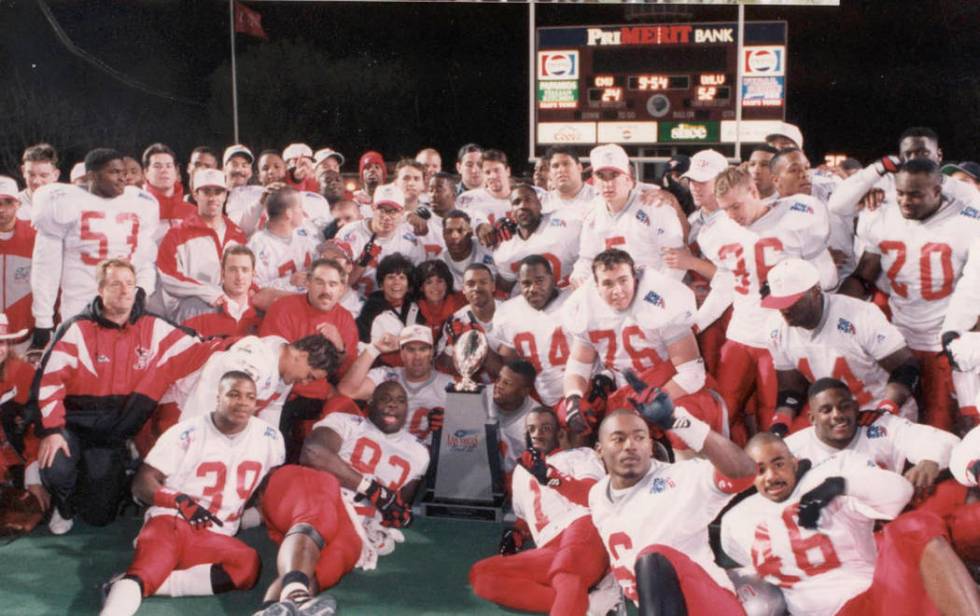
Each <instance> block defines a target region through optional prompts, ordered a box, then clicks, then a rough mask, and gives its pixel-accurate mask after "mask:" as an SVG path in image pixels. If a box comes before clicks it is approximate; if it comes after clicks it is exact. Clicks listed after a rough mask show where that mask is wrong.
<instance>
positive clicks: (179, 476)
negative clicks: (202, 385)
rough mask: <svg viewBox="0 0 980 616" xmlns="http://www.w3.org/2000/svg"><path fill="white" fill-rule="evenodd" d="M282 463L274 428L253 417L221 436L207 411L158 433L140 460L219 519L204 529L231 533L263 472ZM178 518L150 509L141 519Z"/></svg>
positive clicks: (279, 437) (164, 510)
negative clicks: (158, 437) (154, 441)
mask: <svg viewBox="0 0 980 616" xmlns="http://www.w3.org/2000/svg"><path fill="white" fill-rule="evenodd" d="M285 461H286V445H285V443H284V441H283V438H282V435H281V434H280V433H279V430H276V429H275V428H273V427H272V426H270V425H269V424H267V423H265V422H264V421H260V420H258V419H256V418H254V417H252V418H251V419H249V420H248V425H247V426H246V427H245V429H244V430H243V431H242V432H239V433H238V434H234V435H231V436H228V435H225V434H222V433H221V432H220V431H218V428H216V427H215V425H214V420H212V418H211V414H210V413H208V414H207V415H201V416H199V417H194V418H193V419H188V420H186V421H181V422H180V423H178V424H177V425H175V426H173V427H171V428H170V429H169V430H167V431H166V432H164V433H163V435H162V436H160V439H159V440H157V442H156V445H154V446H153V449H151V450H150V453H149V454H147V456H146V460H145V461H144V462H145V463H146V464H148V465H150V466H152V467H153V468H155V469H157V470H158V471H160V472H161V473H163V474H164V475H165V476H166V478H167V479H166V481H165V482H164V485H165V486H166V487H167V488H168V489H170V490H173V491H175V492H183V493H184V494H187V495H188V496H191V497H192V498H194V500H196V501H197V502H198V503H200V504H201V505H203V506H204V507H207V508H208V511H210V512H211V513H212V514H214V515H215V517H217V518H218V519H219V520H221V521H222V522H223V523H224V526H218V525H214V526H212V527H211V528H210V529H209V530H211V531H212V532H216V533H220V534H222V535H228V536H233V535H234V534H235V533H237V532H238V526H239V524H240V523H241V517H242V510H243V509H244V508H245V503H246V502H248V499H249V497H250V496H251V495H252V492H254V491H255V488H256V487H258V485H259V484H260V483H261V482H262V478H263V477H265V476H266V474H268V472H269V471H270V470H271V469H273V468H275V467H277V466H279V465H280V464H283V463H284V462H285ZM158 515H165V516H179V515H180V514H179V513H178V512H177V510H176V509H169V508H166V507H150V508H149V509H148V510H147V512H146V519H150V518H152V517H155V516H158Z"/></svg>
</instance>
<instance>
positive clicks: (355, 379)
mask: <svg viewBox="0 0 980 616" xmlns="http://www.w3.org/2000/svg"><path fill="white" fill-rule="evenodd" d="M397 350H398V338H397V337H395V336H394V335H393V334H385V335H384V336H382V337H381V340H378V341H376V342H372V343H371V346H370V347H369V348H367V349H365V351H364V352H363V353H361V354H360V355H358V356H357V359H356V360H354V363H353V364H351V367H350V368H349V369H348V370H347V372H346V373H345V374H344V378H342V379H340V383H337V391H338V392H340V394H341V395H343V396H347V397H349V398H353V399H355V400H367V399H368V398H369V397H370V396H371V394H372V393H373V392H374V388H375V387H377V383H375V382H374V381H372V380H371V379H369V378H368V372H369V371H370V370H371V366H372V365H373V364H374V360H376V359H377V358H378V355H380V354H382V353H388V352H391V351H397Z"/></svg>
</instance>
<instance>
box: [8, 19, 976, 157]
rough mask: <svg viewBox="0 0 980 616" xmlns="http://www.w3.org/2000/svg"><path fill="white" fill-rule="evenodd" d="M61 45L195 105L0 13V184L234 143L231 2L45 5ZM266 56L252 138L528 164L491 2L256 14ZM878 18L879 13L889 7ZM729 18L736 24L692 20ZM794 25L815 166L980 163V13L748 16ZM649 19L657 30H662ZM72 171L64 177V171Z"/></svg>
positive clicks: (252, 68) (506, 36)
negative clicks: (42, 164)
mask: <svg viewBox="0 0 980 616" xmlns="http://www.w3.org/2000/svg"><path fill="white" fill-rule="evenodd" d="M50 6H51V8H52V10H53V12H54V14H55V16H56V18H57V19H58V21H59V22H60V23H61V25H62V27H63V28H64V30H65V31H66V32H67V34H68V35H69V36H70V37H71V38H72V39H73V40H74V42H75V43H76V44H77V45H79V46H80V47H81V48H83V49H85V50H86V51H88V52H90V53H91V54H93V55H94V56H96V57H98V58H99V59H101V60H102V61H104V62H105V63H106V64H108V65H110V66H112V67H114V68H116V69H118V70H120V71H122V72H124V73H126V74H127V75H128V76H130V77H132V78H133V79H136V80H139V81H141V82H143V83H145V84H147V85H149V86H151V87H153V88H155V89H159V90H163V91H167V92H170V93H173V94H175V95H178V96H180V97H185V98H187V99H193V100H195V101H199V102H200V105H197V106H195V105H187V104H183V103H177V102H173V101H168V100H165V99H160V98H157V97H154V96H150V95H147V94H146V93H144V92H141V91H139V90H137V89H134V88H131V87H128V86H124V85H122V84H120V83H118V82H117V81H115V80H112V79H111V78H109V77H107V76H106V75H105V74H103V73H101V72H100V71H98V70H96V69H94V68H92V67H90V66H89V65H87V64H85V63H84V62H82V61H81V60H79V59H78V58H76V57H74V56H72V55H71V54H70V53H68V51H67V50H66V49H65V48H64V47H63V46H62V45H61V44H60V43H59V42H58V41H57V39H56V38H55V36H54V33H53V32H52V29H51V27H50V26H49V24H48V23H47V22H46V20H45V19H44V17H43V15H42V14H41V11H40V10H39V9H38V7H37V4H36V3H35V2H34V1H33V0H0V23H4V24H5V25H9V24H14V26H15V27H14V28H12V29H10V28H5V33H4V35H3V37H2V39H0V112H2V113H3V114H4V118H5V120H4V122H3V123H2V125H0V172H3V171H6V172H11V171H14V169H12V168H11V166H12V164H13V162H14V159H15V157H16V155H17V154H18V153H19V150H20V149H21V148H22V147H23V145H25V144H26V143H31V142H34V141H36V140H40V139H42V138H47V139H50V140H52V141H53V142H54V143H55V145H56V146H57V147H59V148H60V149H61V150H63V152H64V156H65V158H68V159H70V160H76V159H77V158H79V157H81V156H82V155H83V154H84V152H85V151H86V150H87V149H89V148H91V147H95V146H101V145H115V146H117V147H119V148H120V149H123V150H125V151H128V152H133V153H137V152H139V151H140V150H141V149H142V147H143V146H145V145H147V144H148V143H149V142H151V141H155V140H162V141H165V142H167V143H169V144H171V145H172V146H174V147H175V149H177V151H178V152H179V153H180V154H181V156H185V155H186V153H187V152H188V151H189V150H190V149H191V148H192V147H193V146H195V145H199V144H208V145H212V146H215V147H223V146H224V145H226V144H228V143H230V142H231V126H232V125H231V118H230V94H229V91H228V77H227V75H228V73H229V70H228V62H229V55H230V54H229V44H228V4H227V2H217V1H216V2H211V1H204V0H183V1H180V2H163V1H156V2H133V1H126V0H115V1H112V0H73V1H70V2H69V1H58V0H50ZM249 6H251V7H252V8H254V9H256V10H258V11H259V12H260V13H261V14H262V16H263V22H264V25H265V29H266V31H267V32H268V34H269V36H270V39H271V40H270V42H262V41H257V40H254V39H246V38H244V37H241V36H239V41H238V51H239V61H240V67H239V68H240V69H241V70H240V82H239V87H240V89H241V95H242V109H241V114H240V121H241V127H242V129H241V130H242V139H243V140H244V141H245V142H246V143H249V144H251V145H253V146H254V147H257V148H262V147H280V148H281V147H283V146H284V145H285V144H286V143H288V142H290V141H293V140H299V139H301V140H305V141H308V142H309V143H310V144H311V145H313V146H314V147H319V146H322V145H327V144H329V145H332V146H334V147H336V148H337V149H340V150H341V151H343V152H345V153H347V154H348V156H349V157H356V154H357V153H359V152H360V151H362V150H363V149H366V148H368V147H371V148H375V149H379V150H381V151H382V152H384V153H385V155H386V157H387V158H389V159H394V158H397V156H398V155H401V154H412V153H414V152H415V151H416V150H417V149H419V148H420V147H422V146H425V145H434V146H435V147H437V148H438V149H440V150H441V151H442V152H443V156H444V158H450V157H451V156H452V152H454V151H455V148H456V147H457V146H458V145H460V144H462V143H464V142H467V141H477V142H480V143H482V144H484V145H487V146H496V147H499V148H501V149H503V150H505V151H506V152H508V154H510V156H511V157H512V158H513V159H515V160H519V159H523V158H525V157H526V156H527V130H528V126H527V70H528V67H527V63H528V62H527V10H528V9H527V7H526V6H524V5H515V4H506V5H504V4H498V3H478V4H472V3H467V4H463V3H374V2H372V3H357V2H331V3H301V2H250V3H249ZM884 7H887V8H884ZM687 10H689V11H690V13H691V15H692V18H693V20H696V21H712V20H733V19H734V16H735V8H734V7H724V8H717V7H711V8H699V7H687ZM537 12H538V20H537V21H538V25H560V24H573V23H626V19H625V16H624V8H623V7H621V6H609V5H588V6H585V5H568V4H562V5H556V4H545V5H538V8H537ZM746 12H747V17H748V19H750V20H751V19H785V20H787V21H788V22H789V47H790V62H789V67H790V73H789V75H788V106H787V109H788V113H787V119H789V120H790V121H794V122H796V123H798V124H799V125H800V126H801V127H802V129H803V131H804V134H805V135H806V140H807V143H806V149H807V151H808V153H809V154H810V156H811V158H815V157H819V156H822V155H823V154H824V153H825V152H826V151H829V150H835V151H840V150H845V151H847V152H848V153H849V154H852V155H857V156H858V157H861V158H867V157H871V156H876V155H879V154H883V153H886V152H888V151H890V150H892V149H894V143H895V141H896V138H897V135H898V133H899V132H900V131H901V130H902V129H903V128H905V127H906V126H909V125H917V124H924V125H929V126H933V127H935V128H936V129H937V130H938V131H939V133H940V135H941V137H942V141H943V146H944V150H945V152H946V157H947V158H949V159H976V158H977V156H978V153H977V146H976V143H977V139H976V137H977V135H978V132H980V131H978V128H980V72H978V71H977V68H978V63H977V60H976V59H977V58H978V57H980V37H978V36H977V34H976V27H977V25H978V24H980V3H977V2H960V1H958V0H936V1H932V2H921V1H911V0H888V1H887V2H886V1H882V0H866V1H863V2H858V1H849V0H844V1H843V6H842V7H838V8H833V7H830V8H828V7H820V8H800V7H787V8H771V7H749V8H748V9H747V11H746ZM656 21H665V20H663V19H661V20H656ZM64 166H65V167H67V166H68V165H64Z"/></svg>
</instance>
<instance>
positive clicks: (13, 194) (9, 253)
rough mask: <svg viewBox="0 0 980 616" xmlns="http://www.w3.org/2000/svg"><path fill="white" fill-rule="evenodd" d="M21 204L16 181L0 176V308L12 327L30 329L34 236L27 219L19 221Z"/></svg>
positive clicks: (32, 322)
mask: <svg viewBox="0 0 980 616" xmlns="http://www.w3.org/2000/svg"><path fill="white" fill-rule="evenodd" d="M22 208H23V205H22V203H21V201H20V199H18V198H17V182H15V181H14V180H13V178H8V177H6V176H0V266H2V267H3V271H4V272H6V273H7V274H6V275H5V276H4V277H3V281H2V285H3V286H2V290H3V301H2V302H0V310H3V312H4V313H6V315H7V318H8V319H10V324H11V327H12V328H13V329H14V330H19V329H25V328H26V329H33V328H34V317H33V315H32V314H31V254H32V253H33V251H34V237H35V236H36V235H37V231H35V229H34V227H32V226H31V223H30V220H22V219H21V217H20V210H21V209H22Z"/></svg>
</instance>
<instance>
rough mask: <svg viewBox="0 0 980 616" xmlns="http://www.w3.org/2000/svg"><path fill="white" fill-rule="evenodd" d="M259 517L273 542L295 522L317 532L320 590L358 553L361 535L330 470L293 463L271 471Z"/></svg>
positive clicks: (332, 582)
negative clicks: (320, 547) (319, 547)
mask: <svg viewBox="0 0 980 616" xmlns="http://www.w3.org/2000/svg"><path fill="white" fill-rule="evenodd" d="M262 519H263V520H265V524H266V528H267V529H268V532H269V537H270V538H271V539H272V540H273V541H275V542H276V543H282V540H283V538H285V536H286V533H288V532H289V529H290V528H292V527H293V526H295V525H297V524H309V525H310V526H312V527H313V528H315V529H316V531H317V532H318V533H320V536H321V537H323V542H324V546H323V549H321V550H320V559H319V560H318V561H317V564H316V581H317V584H319V585H320V589H321V590H326V589H328V588H332V587H333V586H336V585H337V583H338V582H339V581H340V579H341V578H342V577H344V576H345V575H346V574H347V573H349V572H351V571H353V570H354V566H355V565H357V561H358V560H359V559H360V557H361V537H360V535H358V534H357V531H356V530H355V529H354V525H353V523H352V522H351V519H350V516H349V515H348V514H347V508H346V507H345V506H344V501H343V497H341V495H340V483H339V482H338V481H337V478H336V477H334V476H333V475H331V474H330V473H325V472H323V471H318V470H316V469H312V468H308V467H305V466H295V465H288V466H283V467H282V468H280V469H278V470H276V471H275V472H273V473H272V475H271V476H270V477H269V483H268V485H267V486H266V488H265V493H264V494H263V495H262Z"/></svg>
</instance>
